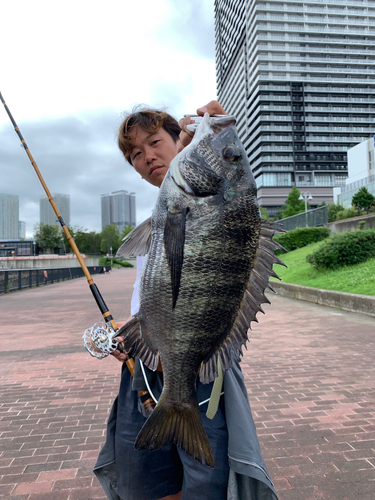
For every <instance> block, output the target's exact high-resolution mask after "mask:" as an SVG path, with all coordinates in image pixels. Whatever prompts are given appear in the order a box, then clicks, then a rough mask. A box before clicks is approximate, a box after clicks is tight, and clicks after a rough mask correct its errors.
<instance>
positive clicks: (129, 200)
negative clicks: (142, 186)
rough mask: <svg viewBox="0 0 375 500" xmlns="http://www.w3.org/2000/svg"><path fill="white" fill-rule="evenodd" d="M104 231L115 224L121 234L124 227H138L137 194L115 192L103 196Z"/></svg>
mask: <svg viewBox="0 0 375 500" xmlns="http://www.w3.org/2000/svg"><path fill="white" fill-rule="evenodd" d="M101 207H102V230H103V229H104V228H105V227H106V226H108V225H109V224H115V225H116V226H117V227H118V229H119V231H120V233H121V232H122V230H123V228H124V226H129V225H130V226H133V227H135V226H136V208H135V193H129V192H128V191H123V190H122V191H114V192H113V193H111V194H102V195H101Z"/></svg>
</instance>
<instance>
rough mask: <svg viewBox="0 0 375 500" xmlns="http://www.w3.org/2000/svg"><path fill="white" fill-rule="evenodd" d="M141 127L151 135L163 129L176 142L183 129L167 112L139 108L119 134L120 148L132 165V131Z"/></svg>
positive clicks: (120, 129) (126, 119)
mask: <svg viewBox="0 0 375 500" xmlns="http://www.w3.org/2000/svg"><path fill="white" fill-rule="evenodd" d="M136 126H140V127H141V128H143V130H146V132H150V133H151V134H153V133H155V132H157V131H158V130H159V129H160V128H163V129H164V130H165V131H166V132H168V134H169V135H170V136H171V137H172V139H173V140H174V142H176V141H177V139H178V137H179V135H180V132H181V128H180V126H179V124H178V122H177V121H176V120H175V119H174V118H173V117H172V116H171V115H169V114H168V113H166V112H165V111H160V110H157V109H150V108H146V107H145V108H143V109H142V107H140V106H138V107H136V108H135V109H133V112H132V113H129V114H128V115H127V116H126V118H125V119H124V121H123V122H122V124H121V126H120V128H119V133H118V141H117V143H118V147H119V148H120V150H121V151H122V154H123V155H124V156H125V159H126V160H127V161H128V162H129V163H130V165H132V162H131V160H130V153H131V151H132V149H133V137H132V135H131V133H132V129H133V128H134V127H136Z"/></svg>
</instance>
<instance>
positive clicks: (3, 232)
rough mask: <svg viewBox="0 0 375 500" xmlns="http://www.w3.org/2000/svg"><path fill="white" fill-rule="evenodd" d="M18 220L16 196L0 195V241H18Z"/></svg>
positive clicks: (17, 200)
mask: <svg viewBox="0 0 375 500" xmlns="http://www.w3.org/2000/svg"><path fill="white" fill-rule="evenodd" d="M18 219H19V199H18V195H16V194H5V193H0V239H2V240H17V239H18Z"/></svg>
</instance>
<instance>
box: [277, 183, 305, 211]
mask: <svg viewBox="0 0 375 500" xmlns="http://www.w3.org/2000/svg"><path fill="white" fill-rule="evenodd" d="M300 196H301V192H300V191H299V190H298V189H297V188H296V187H295V186H293V187H292V189H291V191H290V193H289V194H288V197H287V199H286V200H285V208H283V214H282V218H283V219H285V218H286V217H291V216H292V215H297V214H300V213H302V212H304V211H305V200H300V199H299V197H300ZM309 208H310V205H309V204H308V203H307V209H308V210H309Z"/></svg>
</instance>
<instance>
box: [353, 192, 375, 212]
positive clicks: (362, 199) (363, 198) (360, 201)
mask: <svg viewBox="0 0 375 500" xmlns="http://www.w3.org/2000/svg"><path fill="white" fill-rule="evenodd" d="M374 202H375V197H374V196H373V195H372V194H371V193H369V192H368V190H367V188H366V187H361V189H360V190H359V191H358V192H357V193H356V194H355V195H354V196H353V198H352V204H353V205H354V206H355V207H357V208H358V207H360V208H363V210H366V213H367V214H368V213H369V211H370V207H371V205H373V204H374ZM358 215H359V211H358Z"/></svg>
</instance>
